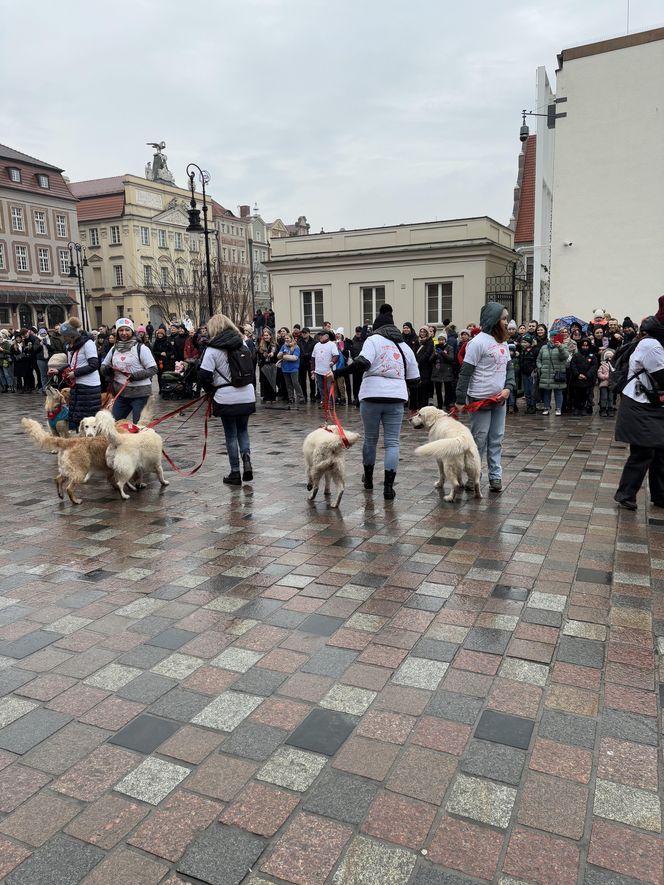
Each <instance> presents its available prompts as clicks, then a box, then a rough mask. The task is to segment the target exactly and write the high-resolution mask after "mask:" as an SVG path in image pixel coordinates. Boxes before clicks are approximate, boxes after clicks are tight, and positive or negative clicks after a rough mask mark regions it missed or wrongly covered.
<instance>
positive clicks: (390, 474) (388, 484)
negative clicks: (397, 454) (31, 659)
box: [383, 470, 397, 501]
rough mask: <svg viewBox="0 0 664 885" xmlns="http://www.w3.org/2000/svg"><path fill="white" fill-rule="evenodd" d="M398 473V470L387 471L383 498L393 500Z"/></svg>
mask: <svg viewBox="0 0 664 885" xmlns="http://www.w3.org/2000/svg"><path fill="white" fill-rule="evenodd" d="M396 475H397V472H396V470H386V471H385V482H384V483H383V498H385V500H386V501H392V500H393V499H394V497H395V491H394V488H393V486H394V480H395V478H396Z"/></svg>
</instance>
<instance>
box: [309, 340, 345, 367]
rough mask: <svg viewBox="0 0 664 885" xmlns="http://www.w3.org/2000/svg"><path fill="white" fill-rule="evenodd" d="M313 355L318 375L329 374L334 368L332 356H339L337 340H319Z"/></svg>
mask: <svg viewBox="0 0 664 885" xmlns="http://www.w3.org/2000/svg"><path fill="white" fill-rule="evenodd" d="M312 356H313V358H314V372H315V373H316V374H317V375H327V373H328V372H329V371H330V369H331V368H332V358H333V357H335V356H337V357H338V356H339V348H338V347H337V343H336V341H326V342H325V343H323V342H321V341H319V342H318V344H316V345H315V346H314V352H313V354H312Z"/></svg>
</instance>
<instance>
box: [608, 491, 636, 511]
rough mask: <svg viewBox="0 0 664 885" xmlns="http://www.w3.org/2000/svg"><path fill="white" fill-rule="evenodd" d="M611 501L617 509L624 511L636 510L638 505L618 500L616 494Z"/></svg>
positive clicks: (634, 502)
mask: <svg viewBox="0 0 664 885" xmlns="http://www.w3.org/2000/svg"><path fill="white" fill-rule="evenodd" d="M613 500H614V501H615V502H616V504H617V505H618V506H619V507H622V508H624V509H625V510H638V505H637V503H636V501H623V500H620V499H619V498H618V492H616V493H615V495H614V496H613Z"/></svg>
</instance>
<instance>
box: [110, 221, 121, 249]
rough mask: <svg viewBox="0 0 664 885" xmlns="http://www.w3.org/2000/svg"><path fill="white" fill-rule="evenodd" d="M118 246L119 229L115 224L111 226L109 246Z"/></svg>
mask: <svg viewBox="0 0 664 885" xmlns="http://www.w3.org/2000/svg"><path fill="white" fill-rule="evenodd" d="M119 244H120V227H119V225H117V224H112V225H111V245H112V246H118V245H119Z"/></svg>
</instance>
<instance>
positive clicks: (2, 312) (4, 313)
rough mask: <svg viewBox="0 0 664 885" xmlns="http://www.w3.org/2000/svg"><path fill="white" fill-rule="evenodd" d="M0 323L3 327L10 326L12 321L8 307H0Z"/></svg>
mask: <svg viewBox="0 0 664 885" xmlns="http://www.w3.org/2000/svg"><path fill="white" fill-rule="evenodd" d="M0 323H2V325H3V326H8V325H9V323H10V319H9V308H8V307H0Z"/></svg>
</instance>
